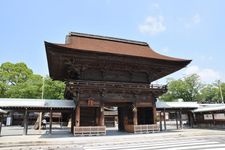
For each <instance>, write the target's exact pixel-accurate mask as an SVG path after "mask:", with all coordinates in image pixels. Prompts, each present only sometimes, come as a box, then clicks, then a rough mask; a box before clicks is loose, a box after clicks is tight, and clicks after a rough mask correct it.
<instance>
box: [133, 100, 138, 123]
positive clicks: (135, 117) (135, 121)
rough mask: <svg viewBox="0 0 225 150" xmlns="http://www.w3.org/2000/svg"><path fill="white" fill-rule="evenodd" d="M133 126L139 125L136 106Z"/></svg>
mask: <svg viewBox="0 0 225 150" xmlns="http://www.w3.org/2000/svg"><path fill="white" fill-rule="evenodd" d="M133 124H134V125H137V124H138V120H137V107H136V104H134V108H133Z"/></svg>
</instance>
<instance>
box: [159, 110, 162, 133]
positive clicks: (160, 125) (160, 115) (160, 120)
mask: <svg viewBox="0 0 225 150" xmlns="http://www.w3.org/2000/svg"><path fill="white" fill-rule="evenodd" d="M159 127H160V131H162V112H161V111H160V112H159Z"/></svg>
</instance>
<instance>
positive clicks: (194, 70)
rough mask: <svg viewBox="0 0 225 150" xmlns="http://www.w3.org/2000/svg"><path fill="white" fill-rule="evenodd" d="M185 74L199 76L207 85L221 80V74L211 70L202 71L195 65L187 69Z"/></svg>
mask: <svg viewBox="0 0 225 150" xmlns="http://www.w3.org/2000/svg"><path fill="white" fill-rule="evenodd" d="M185 74H186V75H190V74H198V75H199V76H200V79H201V80H202V81H203V82H206V83H212V82H214V81H215V80H219V79H221V75H220V73H219V72H217V71H215V70H213V69H210V68H204V69H200V68H199V67H198V66H195V65H193V66H189V67H187V69H186V70H185Z"/></svg>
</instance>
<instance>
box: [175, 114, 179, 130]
mask: <svg viewBox="0 0 225 150" xmlns="http://www.w3.org/2000/svg"><path fill="white" fill-rule="evenodd" d="M175 117H176V126H177V130H178V129H179V127H178V115H177V111H175Z"/></svg>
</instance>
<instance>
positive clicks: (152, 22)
mask: <svg viewBox="0 0 225 150" xmlns="http://www.w3.org/2000/svg"><path fill="white" fill-rule="evenodd" d="M165 30H166V26H165V22H164V17H163V16H156V17H154V16H148V17H147V18H146V19H145V21H144V23H143V24H141V25H140V26H139V31H140V32H141V33H145V34H149V35H156V34H158V33H160V32H163V31H165Z"/></svg>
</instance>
